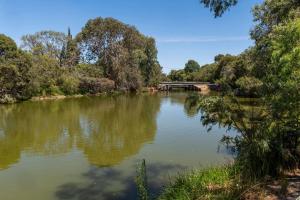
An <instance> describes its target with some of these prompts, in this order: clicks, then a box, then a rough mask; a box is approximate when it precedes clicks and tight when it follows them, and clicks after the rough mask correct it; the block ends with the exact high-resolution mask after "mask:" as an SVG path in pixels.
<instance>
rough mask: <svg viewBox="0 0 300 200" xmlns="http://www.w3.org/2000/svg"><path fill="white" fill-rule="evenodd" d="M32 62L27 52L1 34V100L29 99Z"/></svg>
mask: <svg viewBox="0 0 300 200" xmlns="http://www.w3.org/2000/svg"><path fill="white" fill-rule="evenodd" d="M31 65H32V63H31V60H30V58H29V56H28V55H27V54H25V53H24V52H22V51H21V50H19V49H18V48H17V45H16V43H15V42H14V41H13V40H12V39H11V38H9V37H7V36H5V35H3V34H0V102H1V103H9V102H14V101H16V100H22V99H28V98H29V97H30V95H31V92H30V74H29V69H30V67H31Z"/></svg>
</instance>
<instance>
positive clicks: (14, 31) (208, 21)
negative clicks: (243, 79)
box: [0, 0, 262, 72]
mask: <svg viewBox="0 0 300 200" xmlns="http://www.w3.org/2000/svg"><path fill="white" fill-rule="evenodd" d="M261 2H262V0H240V2H239V4H238V6H236V7H234V8H232V9H231V10H230V12H228V13H226V14H225V15H224V16H223V17H221V18H217V19H215V18H214V17H213V15H212V13H210V11H209V9H206V8H204V7H203V5H201V4H200V3H199V0H0V33H4V34H7V35H8V36H10V37H12V38H13V39H14V40H15V41H16V42H17V43H18V44H19V43H20V38H21V36H22V35H25V34H28V33H34V32H37V31H40V30H55V31H63V32H66V31H67V28H68V27H70V28H71V31H72V33H73V35H75V34H77V33H78V32H79V31H80V30H81V28H82V27H83V26H84V24H85V23H86V21H87V20H88V19H91V18H95V17H99V16H100V17H113V18H116V19H118V20H121V21H123V22H125V23H127V24H131V25H134V26H136V27H137V28H138V29H139V30H140V31H141V32H142V33H143V34H145V35H148V36H152V37H154V38H155V39H156V41H157V47H158V51H159V54H158V59H159V62H160V63H161V65H162V66H163V70H164V72H169V71H170V70H171V69H178V68H182V67H183V66H184V64H185V63H186V61H187V60H188V59H195V60H197V61H198V62H199V63H200V64H201V65H203V64H206V63H210V62H212V61H213V59H214V56H215V55H217V54H219V53H231V54H238V53H240V52H242V51H243V50H244V49H246V48H247V47H249V46H250V45H252V41H251V40H250V39H249V30H250V29H251V27H253V21H252V14H251V8H252V7H253V6H254V5H255V4H257V3H261Z"/></svg>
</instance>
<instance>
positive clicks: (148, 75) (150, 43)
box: [140, 38, 162, 86]
mask: <svg viewBox="0 0 300 200" xmlns="http://www.w3.org/2000/svg"><path fill="white" fill-rule="evenodd" d="M145 43H146V44H145V50H144V55H145V57H144V60H143V61H142V62H141V67H140V69H141V72H142V75H143V77H144V83H145V85H146V86H156V85H158V83H159V81H160V78H161V75H162V68H161V66H160V64H159V62H158V60H157V48H156V44H155V40H154V39H153V38H145Z"/></svg>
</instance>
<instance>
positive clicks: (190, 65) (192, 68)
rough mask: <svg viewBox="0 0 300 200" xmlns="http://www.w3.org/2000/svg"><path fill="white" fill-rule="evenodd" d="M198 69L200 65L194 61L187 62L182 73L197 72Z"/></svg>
mask: <svg viewBox="0 0 300 200" xmlns="http://www.w3.org/2000/svg"><path fill="white" fill-rule="evenodd" d="M199 69H200V65H199V64H198V63H197V62H196V61H195V60H189V61H188V62H187V63H186V64H185V68H184V71H185V73H193V72H197V71H198V70H199Z"/></svg>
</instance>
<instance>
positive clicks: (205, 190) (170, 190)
mask: <svg viewBox="0 0 300 200" xmlns="http://www.w3.org/2000/svg"><path fill="white" fill-rule="evenodd" d="M238 182H239V178H238V172H237V169H236V167H234V166H224V167H213V168H207V169H203V170H194V171H192V172H190V173H187V174H180V175H178V176H177V177H176V178H175V181H173V182H172V183H171V184H170V185H169V186H168V187H166V188H165V190H164V192H163V193H162V195H161V196H160V197H159V198H158V199H159V200H171V199H172V200H198V199H203V200H211V199H214V200H215V199H216V200H217V199H222V200H226V199H228V200H229V199H230V200H233V199H239V197H240V194H241V191H242V188H241V187H240V186H239V184H238Z"/></svg>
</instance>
